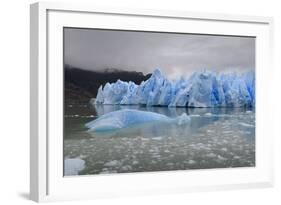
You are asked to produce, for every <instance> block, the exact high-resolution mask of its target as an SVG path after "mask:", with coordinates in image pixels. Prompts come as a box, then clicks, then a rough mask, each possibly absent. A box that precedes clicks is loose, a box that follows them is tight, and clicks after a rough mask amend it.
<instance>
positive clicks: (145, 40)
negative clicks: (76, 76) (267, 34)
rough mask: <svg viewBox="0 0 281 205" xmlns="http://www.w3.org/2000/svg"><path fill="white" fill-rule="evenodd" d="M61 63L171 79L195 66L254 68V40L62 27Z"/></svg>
mask: <svg viewBox="0 0 281 205" xmlns="http://www.w3.org/2000/svg"><path fill="white" fill-rule="evenodd" d="M64 34H65V36H64V37H65V39H64V40H65V41H64V42H65V45H64V46H65V50H64V51H65V63H66V64H69V65H71V66H74V67H79V68H82V69H87V70H95V71H99V70H100V71H101V70H104V69H106V68H117V69H123V70H135V71H142V72H144V73H150V72H152V71H153V70H154V69H155V68H160V69H161V70H162V71H163V72H164V73H165V74H166V75H168V76H170V77H171V78H175V77H178V76H179V75H182V74H190V73H192V72H194V71H197V70H203V69H208V70H214V71H223V72H228V71H245V70H249V69H254V68H255V38H251V37H232V36H211V35H190V34H168V33H151V32H128V31H109V30H94V29H70V28H67V29H65V33H64Z"/></svg>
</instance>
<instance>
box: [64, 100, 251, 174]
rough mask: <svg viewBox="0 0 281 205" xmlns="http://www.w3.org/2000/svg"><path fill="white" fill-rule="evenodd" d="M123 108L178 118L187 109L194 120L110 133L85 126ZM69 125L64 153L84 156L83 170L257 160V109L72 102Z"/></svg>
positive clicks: (137, 169) (135, 169)
mask: <svg viewBox="0 0 281 205" xmlns="http://www.w3.org/2000/svg"><path fill="white" fill-rule="evenodd" d="M120 109H137V110H142V111H150V112H156V113H160V114H163V115H167V116H169V117H173V118H174V117H177V116H180V115H181V114H182V113H187V114H188V115H189V116H190V117H191V122H190V123H189V124H185V125H181V126H179V125H177V124H172V123H147V124H142V125H137V126H132V127H130V128H126V129H121V130H118V131H115V132H108V133H106V134H105V133H103V134H101V133H89V132H87V129H86V128H85V127H84V125H85V123H87V122H89V121H91V120H94V119H96V118H98V116H101V115H103V114H106V113H109V112H112V111H116V110H120ZM64 125H65V127H64V128H65V129H64V158H65V159H78V158H79V159H81V160H83V161H84V162H85V166H84V169H83V170H81V171H79V173H78V174H81V175H83V174H105V173H122V172H144V171H167V170H178V169H206V168H227V167H249V166H255V110H249V109H244V108H188V109H187V108H167V107H141V106H120V105H113V106H110V105H96V106H89V105H88V104H85V105H77V106H70V107H68V108H67V110H66V112H65V118H64ZM66 168H67V166H66V167H65V169H66ZM65 173H71V172H67V170H65Z"/></svg>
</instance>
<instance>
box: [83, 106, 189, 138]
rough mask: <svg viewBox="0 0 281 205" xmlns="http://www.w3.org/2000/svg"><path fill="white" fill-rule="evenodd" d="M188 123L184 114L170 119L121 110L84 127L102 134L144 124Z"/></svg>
mask: <svg viewBox="0 0 281 205" xmlns="http://www.w3.org/2000/svg"><path fill="white" fill-rule="evenodd" d="M189 121H190V117H189V116H187V114H185V113H183V114H182V115H181V116H179V117H176V118H170V117H167V116H166V115H162V114H158V113H154V112H148V111H139V110H133V109H123V110H118V111H114V112H110V113H107V114H104V115H102V116H100V117H99V118H98V119H95V120H93V121H91V122H89V123H87V124H86V125H85V126H86V127H87V128H88V129H89V131H90V132H92V131H93V132H104V131H115V130H118V129H121V128H127V127H130V126H133V125H138V124H144V123H153V122H155V123H177V124H178V125H183V124H186V123H188V122H189Z"/></svg>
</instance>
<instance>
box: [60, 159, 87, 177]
mask: <svg viewBox="0 0 281 205" xmlns="http://www.w3.org/2000/svg"><path fill="white" fill-rule="evenodd" d="M84 168H85V161H84V160H82V159H79V158H72V159H65V160H64V175H65V176H72V175H78V174H79V172H80V171H82V170H83V169H84Z"/></svg>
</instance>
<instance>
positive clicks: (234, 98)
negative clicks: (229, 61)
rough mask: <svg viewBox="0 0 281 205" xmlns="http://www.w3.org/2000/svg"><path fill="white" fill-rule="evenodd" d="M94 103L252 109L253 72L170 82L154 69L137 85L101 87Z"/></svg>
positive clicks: (195, 75)
mask: <svg viewBox="0 0 281 205" xmlns="http://www.w3.org/2000/svg"><path fill="white" fill-rule="evenodd" d="M94 103H95V104H104V105H144V106H168V107H254V106H255V72H254V71H253V70H251V71H248V72H245V73H240V74H236V73H222V74H219V73H216V72H212V71H207V70H204V71H201V72H195V73H193V74H192V75H191V76H190V77H189V78H184V77H181V78H180V79H178V80H174V81H172V80H169V79H168V78H166V77H165V76H164V75H163V73H162V72H161V71H160V70H159V69H156V70H154V72H153V73H152V75H151V77H150V78H149V79H148V80H146V81H143V82H142V83H141V84H140V85H137V84H135V83H134V82H131V81H130V82H123V81H121V80H118V81H117V82H115V83H106V84H105V85H104V86H102V85H101V86H100V87H99V89H98V93H97V96H96V99H95V101H94Z"/></svg>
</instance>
